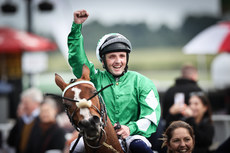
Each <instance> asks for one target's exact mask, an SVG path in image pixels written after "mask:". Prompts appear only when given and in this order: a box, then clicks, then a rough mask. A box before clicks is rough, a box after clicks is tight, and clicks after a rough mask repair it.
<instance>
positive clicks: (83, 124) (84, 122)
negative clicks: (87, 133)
mask: <svg viewBox="0 0 230 153" xmlns="http://www.w3.org/2000/svg"><path fill="white" fill-rule="evenodd" d="M78 126H79V128H87V127H89V126H90V123H89V121H87V120H82V121H80V122H79V123H78Z"/></svg>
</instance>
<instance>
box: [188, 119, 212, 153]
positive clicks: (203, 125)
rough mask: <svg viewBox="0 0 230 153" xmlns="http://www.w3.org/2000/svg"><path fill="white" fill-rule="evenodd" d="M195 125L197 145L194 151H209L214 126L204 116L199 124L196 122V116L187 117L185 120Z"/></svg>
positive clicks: (206, 152)
mask: <svg viewBox="0 0 230 153" xmlns="http://www.w3.org/2000/svg"><path fill="white" fill-rule="evenodd" d="M184 121H185V122H187V123H188V124H190V125H191V126H192V127H193V130H194V134H195V147H194V150H193V153H208V152H209V150H208V149H209V147H210V146H211V144H212V140H213V137H214V126H213V124H212V123H210V122H209V121H208V118H203V119H202V120H201V122H200V123H199V124H196V123H195V120H194V118H192V117H191V118H186V119H185V120H184Z"/></svg>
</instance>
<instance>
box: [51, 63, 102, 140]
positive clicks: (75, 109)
mask: <svg viewBox="0 0 230 153" xmlns="http://www.w3.org/2000/svg"><path fill="white" fill-rule="evenodd" d="M89 74H90V71H89V68H88V67H87V66H86V65H83V69H82V76H81V78H79V79H75V80H72V81H71V82H70V83H65V82H64V80H63V79H62V77H61V76H59V75H58V74H55V82H56V84H57V85H58V86H59V87H60V88H61V90H62V91H63V93H62V97H63V104H64V106H65V110H66V113H67V115H68V116H69V119H70V122H71V123H72V124H73V126H74V127H75V128H76V129H77V130H79V131H80V132H82V134H83V136H84V137H85V138H86V139H88V140H96V139H98V138H99V137H100V134H101V131H102V130H103V128H102V126H103V120H104V121H105V118H106V116H105V115H104V114H105V110H104V103H101V102H100V101H99V97H98V96H96V95H97V90H96V88H95V87H94V85H93V83H92V82H90V77H89Z"/></svg>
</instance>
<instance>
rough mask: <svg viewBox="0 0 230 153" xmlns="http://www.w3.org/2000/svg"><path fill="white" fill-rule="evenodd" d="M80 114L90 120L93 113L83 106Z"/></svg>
mask: <svg viewBox="0 0 230 153" xmlns="http://www.w3.org/2000/svg"><path fill="white" fill-rule="evenodd" d="M80 114H81V115H82V116H83V117H84V119H85V120H89V118H90V117H91V114H90V112H89V109H88V108H81V109H80Z"/></svg>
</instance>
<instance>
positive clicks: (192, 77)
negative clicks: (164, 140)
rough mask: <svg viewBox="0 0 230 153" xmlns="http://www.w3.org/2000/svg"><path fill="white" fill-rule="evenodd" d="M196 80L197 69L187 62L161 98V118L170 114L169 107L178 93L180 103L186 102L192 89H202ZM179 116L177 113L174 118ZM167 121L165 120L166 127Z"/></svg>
mask: <svg viewBox="0 0 230 153" xmlns="http://www.w3.org/2000/svg"><path fill="white" fill-rule="evenodd" d="M197 81H198V72H197V69H196V68H195V67H194V66H192V65H189V64H186V65H184V66H183V67H182V69H181V77H179V78H177V79H176V80H175V84H174V85H173V86H172V87H170V88H169V89H168V90H167V91H166V93H165V95H164V99H163V103H162V111H163V119H164V120H166V118H167V116H168V115H170V113H169V110H170V107H171V106H172V105H173V104H174V103H176V101H174V99H175V100H177V98H176V95H178V93H179V94H180V96H179V98H181V101H180V103H185V104H188V99H189V94H190V93H191V92H194V91H202V90H201V88H200V87H199V86H198V85H197ZM179 118H181V115H178V116H177V118H176V119H175V120H178V119H179ZM168 124H169V122H168V121H167V120H166V127H167V126H168Z"/></svg>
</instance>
